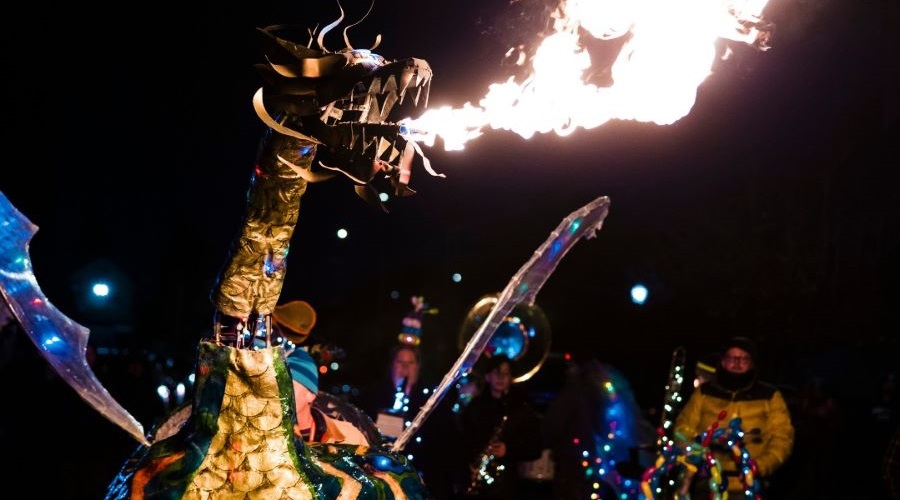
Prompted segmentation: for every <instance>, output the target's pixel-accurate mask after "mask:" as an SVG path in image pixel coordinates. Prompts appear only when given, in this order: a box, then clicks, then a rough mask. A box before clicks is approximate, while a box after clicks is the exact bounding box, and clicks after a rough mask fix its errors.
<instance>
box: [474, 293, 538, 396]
mask: <svg viewBox="0 0 900 500" xmlns="http://www.w3.org/2000/svg"><path fill="white" fill-rule="evenodd" d="M499 296H500V294H499V293H495V294H488V295H485V296H483V297H481V298H480V299H478V301H477V302H475V305H473V306H472V308H471V309H469V312H468V313H467V314H466V317H465V319H464V320H463V323H462V326H461V327H460V329H459V336H458V338H457V343H458V346H459V349H460V351H462V350H464V349H465V347H466V345H467V344H468V343H469V339H471V338H472V335H474V334H475V332H476V331H478V328H479V327H480V326H481V324H482V323H483V322H484V320H485V319H486V318H487V316H488V314H490V312H491V309H493V307H494V306H495V305H496V304H497V300H498V298H499ZM550 337H551V336H550V322H549V321H547V316H546V315H545V314H544V311H543V310H542V309H541V308H540V307H539V306H538V305H537V304H532V305H528V304H519V305H517V306H516V307H514V308H513V309H512V311H510V312H509V314H507V315H506V317H505V318H503V321H501V323H500V325H499V326H498V327H497V330H496V331H495V332H494V334H493V335H492V336H491V339H490V340H489V341H488V343H487V345H486V346H485V348H484V352H483V354H482V355H483V356H484V357H486V358H490V357H492V356H496V355H501V354H502V355H505V356H506V357H508V358H509V359H510V361H511V362H510V368H511V369H512V377H513V383H518V382H524V381H526V380H528V379H529V378H531V377H532V376H533V375H534V374H535V373H537V372H538V370H540V369H541V366H542V365H543V364H544V361H545V360H546V359H547V356H548V355H549V354H550V340H551V338H550Z"/></svg>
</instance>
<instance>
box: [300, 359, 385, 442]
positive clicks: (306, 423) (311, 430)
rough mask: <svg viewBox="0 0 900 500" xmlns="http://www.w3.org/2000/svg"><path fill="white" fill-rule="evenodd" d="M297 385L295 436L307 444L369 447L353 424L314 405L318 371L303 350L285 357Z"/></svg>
mask: <svg viewBox="0 0 900 500" xmlns="http://www.w3.org/2000/svg"><path fill="white" fill-rule="evenodd" d="M285 363H286V364H287V367H288V370H290V372H291V380H292V381H293V384H294V403H295V405H296V413H297V423H296V424H295V425H294V435H295V436H297V437H299V438H301V439H303V441H305V442H307V443H336V444H355V445H361V446H366V447H368V446H370V443H369V441H368V440H367V439H366V437H365V434H363V432H362V431H360V430H359V429H357V428H356V427H355V426H354V425H353V424H351V423H350V422H346V421H344V420H338V419H336V418H332V417H331V416H329V415H327V414H325V413H323V412H322V411H320V410H319V409H318V408H316V407H315V406H314V405H313V403H314V402H315V400H316V398H317V397H318V394H319V370H318V366H317V365H316V362H315V360H314V359H313V357H312V356H310V354H309V352H307V350H306V349H304V348H302V347H298V348H295V349H294V350H293V351H292V352H291V353H290V354H289V355H288V356H287V357H286V358H285Z"/></svg>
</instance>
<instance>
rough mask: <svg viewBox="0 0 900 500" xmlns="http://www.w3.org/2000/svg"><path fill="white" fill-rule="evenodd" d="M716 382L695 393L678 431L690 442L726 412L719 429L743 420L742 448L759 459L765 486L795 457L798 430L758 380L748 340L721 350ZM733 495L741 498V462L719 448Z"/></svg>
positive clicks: (777, 398) (776, 397) (779, 401)
mask: <svg viewBox="0 0 900 500" xmlns="http://www.w3.org/2000/svg"><path fill="white" fill-rule="evenodd" d="M723 347H724V349H723V351H722V356H721V358H720V361H719V366H718V367H717V369H716V375H715V378H714V379H713V380H711V381H709V382H707V383H704V384H702V385H700V386H699V387H698V388H697V389H695V390H694V392H693V394H691V397H690V399H688V402H687V404H685V406H684V408H683V409H682V410H681V412H680V413H679V415H678V418H677V419H676V421H675V429H676V432H677V433H678V434H679V435H681V436H684V438H685V439H687V440H692V439H694V438H695V437H697V436H698V435H700V434H701V433H703V432H704V431H705V430H707V429H708V428H709V426H710V424H712V423H713V422H714V421H716V420H718V419H719V416H720V414H722V412H723V411H724V412H725V413H724V414H725V418H724V419H723V421H722V422H720V426H723V425H727V424H728V422H729V421H731V420H733V419H734V418H738V417H740V419H741V428H742V429H743V431H744V445H745V446H746V449H747V451H748V452H749V454H750V457H751V458H752V459H753V460H755V461H756V466H757V475H758V476H759V478H760V479H762V481H763V484H765V479H766V478H767V477H770V476H771V475H772V474H773V473H774V472H775V471H776V470H778V468H779V467H781V466H782V465H783V464H784V462H785V461H786V460H787V458H788V456H790V454H791V449H792V448H793V446H794V427H793V425H792V424H791V416H790V413H789V411H788V408H787V404H785V401H784V397H783V396H782V395H781V392H780V391H779V390H778V389H776V388H775V386H773V385H770V384H767V383H765V382H761V381H759V380H758V379H757V375H758V374H757V370H756V365H755V360H756V347H755V345H754V343H753V342H752V341H751V340H750V339H747V338H745V337H734V338H731V339H729V340H728V342H727V343H726V344H725V345H724V346H723ZM716 458H717V460H718V461H719V463H720V464H721V465H722V472H723V479H722V480H723V481H724V480H725V479H726V478H727V480H728V493H729V497H732V498H736V496H735V495H737V494H740V495H742V494H743V491H744V485H743V484H742V482H741V478H740V473H739V472H738V469H737V464H736V463H735V459H734V458H733V456H732V454H731V452H730V451H729V450H724V449H723V450H717V451H716Z"/></svg>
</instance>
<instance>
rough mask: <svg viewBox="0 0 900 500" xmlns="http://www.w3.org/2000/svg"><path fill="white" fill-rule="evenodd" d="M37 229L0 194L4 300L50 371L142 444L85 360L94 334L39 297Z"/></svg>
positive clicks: (137, 428) (135, 425) (133, 423)
mask: <svg viewBox="0 0 900 500" xmlns="http://www.w3.org/2000/svg"><path fill="white" fill-rule="evenodd" d="M37 229H38V227H37V226H36V225H34V224H32V223H31V221H29V220H28V219H27V218H26V217H25V216H23V215H22V214H21V213H20V212H19V211H18V210H16V208H15V207H14V206H13V205H12V203H10V201H9V200H8V199H7V198H6V196H5V195H4V194H3V192H0V296H2V297H3V303H2V304H0V305H5V306H6V307H8V308H9V310H10V312H11V313H12V316H14V317H15V318H16V319H17V320H18V321H19V323H20V324H21V325H22V328H23V329H24V330H25V332H26V333H27V334H28V337H29V338H31V341H32V342H34V345H35V346H37V349H38V351H39V352H40V353H41V355H42V356H43V357H44V358H45V359H46V360H47V362H49V363H50V366H52V367H53V369H54V370H56V372H57V373H58V374H59V375H60V376H61V377H62V378H63V380H65V381H66V382H67V383H68V384H69V385H70V386H72V388H73V389H75V391H76V392H77V393H78V395H79V396H81V397H82V398H83V399H84V400H85V401H87V402H88V403H89V404H90V405H91V406H92V407H94V409H95V410H97V411H98V412H100V414H102V415H103V416H104V417H106V418H107V419H109V420H110V421H111V422H112V423H114V424H116V425H118V426H119V427H121V428H122V429H124V430H125V431H126V432H128V433H129V434H130V435H131V436H133V437H134V438H135V439H137V440H138V441H139V442H140V443H142V444H149V442H148V441H147V438H146V437H144V429H143V427H142V426H141V424H140V423H139V422H138V421H137V420H135V418H134V417H133V416H132V415H131V414H130V413H128V412H127V411H126V410H125V409H124V408H122V406H121V405H120V404H119V403H118V402H116V400H115V399H113V397H112V396H111V395H110V394H109V392H108V391H107V390H106V388H105V387H103V384H101V383H100V381H99V380H98V379H97V376H96V375H95V374H94V372H93V370H91V367H90V366H89V365H88V362H87V359H86V358H85V350H86V349H87V341H88V336H89V335H90V330H88V329H87V328H85V327H83V326H81V325H79V324H78V323H76V322H75V321H73V320H72V319H71V318H69V317H67V316H66V315H64V314H63V313H61V312H60V311H59V310H58V309H56V307H54V306H53V304H51V303H50V301H48V300H47V298H46V297H45V296H44V293H43V292H42V291H41V288H40V287H39V286H38V283H37V279H35V277H34V273H33V272H32V269H31V259H30V257H29V255H28V244H29V242H30V241H31V237H32V236H34V234H35V233H36V232H37Z"/></svg>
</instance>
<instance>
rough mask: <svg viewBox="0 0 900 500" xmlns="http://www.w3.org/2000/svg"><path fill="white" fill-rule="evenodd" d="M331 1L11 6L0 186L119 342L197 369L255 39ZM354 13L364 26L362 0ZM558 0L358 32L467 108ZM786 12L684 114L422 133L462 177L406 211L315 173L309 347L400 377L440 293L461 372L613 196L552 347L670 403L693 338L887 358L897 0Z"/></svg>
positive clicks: (449, 12)
mask: <svg viewBox="0 0 900 500" xmlns="http://www.w3.org/2000/svg"><path fill="white" fill-rule="evenodd" d="M310 3H313V2H286V1H274V0H270V1H255V2H253V6H252V7H246V6H241V7H240V8H239V7H236V6H233V5H226V3H223V2H207V3H206V4H205V5H203V6H200V5H194V4H192V3H190V2H162V3H160V2H154V3H143V4H137V5H136V4H113V5H111V6H103V7H101V6H100V5H99V4H96V5H95V4H90V3H88V4H84V3H75V4H65V5H57V6H52V7H50V6H47V5H44V4H38V3H33V4H26V3H15V4H13V5H9V4H7V5H4V7H3V10H4V12H3V15H2V19H3V21H2V23H3V29H2V30H0V31H2V32H3V35H2V36H3V37H4V40H3V46H4V49H3V54H4V60H5V65H6V71H4V73H5V76H4V77H3V79H4V80H5V85H4V86H5V88H6V91H5V92H4V98H3V100H4V105H3V120H2V123H3V134H4V139H5V140H4V141H3V142H4V157H5V161H4V162H3V167H2V172H3V174H2V176H0V190H2V191H3V193H4V194H5V195H6V196H7V197H8V198H9V199H10V200H11V201H12V202H13V204H14V205H15V206H16V207H17V208H18V209H19V210H20V211H21V212H22V213H23V214H24V215H26V216H27V217H28V218H29V219H30V220H31V221H32V222H33V223H35V224H36V225H37V226H39V228H40V229H39V231H38V232H37V234H36V235H35V236H34V237H33V239H32V241H31V245H30V249H31V255H32V261H33V266H34V270H35V274H36V276H37V278H38V281H39V283H40V284H41V287H42V289H43V291H44V292H45V294H46V296H47V297H48V298H49V299H50V300H51V301H52V302H53V303H54V304H55V305H56V306H57V307H58V308H59V309H61V310H62V311H64V312H65V313H67V314H68V315H69V316H70V317H72V318H74V319H76V320H77V321H79V322H80V323H82V324H84V325H87V326H92V327H94V326H96V333H95V335H96V337H94V338H96V339H97V342H103V341H104V340H109V341H110V342H118V343H123V344H128V345H130V346H133V347H139V348H147V349H151V350H156V351H158V352H160V353H162V354H164V355H166V356H172V357H175V358H177V359H179V360H182V361H183V362H184V363H185V364H189V363H190V362H191V361H192V356H193V352H194V351H193V349H194V346H195V344H196V341H197V339H198V338H199V337H200V336H201V335H203V334H204V333H205V332H207V331H208V330H209V328H210V327H211V324H212V315H213V308H212V305H211V302H210V300H209V294H210V290H211V288H212V286H213V284H214V283H215V280H216V278H217V275H218V272H219V270H220V268H221V266H222V265H223V263H224V262H225V259H226V257H227V247H228V244H229V242H230V241H231V239H232V238H233V236H234V235H235V234H236V231H237V229H238V226H239V223H240V218H241V214H242V211H243V208H244V200H245V193H246V191H247V188H248V186H249V179H250V175H251V172H252V168H253V164H254V158H255V155H256V148H257V143H258V140H259V138H260V136H261V134H262V132H263V129H264V126H263V125H262V123H261V122H260V121H259V120H258V119H257V117H256V116H255V114H254V112H253V109H252V107H251V98H252V95H253V93H254V92H255V91H256V89H257V88H258V87H259V85H260V80H259V79H258V77H257V75H256V73H255V71H254V69H253V64H255V63H258V62H261V55H260V53H259V52H258V50H257V47H256V45H255V33H254V30H255V28H257V27H262V26H266V25H269V24H276V23H292V24H301V25H308V26H311V27H312V26H315V25H316V24H319V25H324V24H327V23H329V22H331V21H332V20H334V19H335V18H336V13H337V7H336V5H335V4H333V3H331V2H327V1H324V0H323V1H317V2H315V4H317V5H316V6H315V7H310V6H309V5H308V4H310ZM343 4H344V7H345V8H346V10H347V19H348V20H353V19H358V18H359V17H361V15H362V13H363V12H364V11H365V10H366V8H367V7H368V3H367V2H361V1H349V0H348V1H345V2H343ZM540 4H541V2H538V1H529V2H520V3H519V4H517V5H515V6H514V7H505V6H504V5H505V2H496V1H477V2H475V1H469V2H425V3H423V2H409V1H405V0H404V1H397V0H391V1H389V2H388V1H383V2H378V3H377V4H376V5H375V7H374V11H373V13H372V14H371V15H370V17H369V18H368V19H366V20H365V21H364V22H362V23H361V24H360V25H359V26H358V27H357V28H355V29H354V30H351V32H350V37H351V39H353V40H358V41H356V42H355V44H357V45H358V46H366V45H370V44H371V41H372V40H374V36H375V34H377V33H380V34H381V35H382V36H383V43H382V45H381V46H380V47H378V48H377V49H376V52H378V53H379V54H382V55H384V56H385V57H387V58H399V57H407V56H412V57H420V58H423V59H426V60H427V61H428V62H429V63H430V65H431V66H432V69H433V71H434V80H433V82H432V87H431V98H430V105H431V106H432V107H437V106H441V105H452V106H460V105H462V104H463V103H464V102H467V101H469V102H475V103H477V101H478V99H480V98H481V97H482V96H483V95H484V93H485V91H486V89H487V85H488V84H489V83H491V82H494V81H501V80H505V79H506V76H508V72H509V71H511V69H510V67H509V66H508V65H505V64H503V63H502V61H503V52H504V51H505V50H506V48H507V47H508V43H509V42H510V41H520V40H526V39H527V40H530V39H531V37H530V36H528V35H529V34H530V32H531V31H534V32H535V33H536V32H537V29H538V28H539V26H540V20H541V18H540V16H538V15H537V14H535V13H536V12H538V11H537V10H534V9H536V8H537V7H538V6H539V5H540ZM769 4H770V5H769V8H768V10H767V11H766V18H767V19H768V20H769V21H771V22H773V23H775V25H776V31H775V34H774V36H773V38H772V39H771V40H770V45H771V47H772V48H771V49H770V50H768V51H765V52H759V51H756V50H753V49H751V48H749V47H743V48H741V47H737V50H736V52H735V54H734V57H733V58H732V59H730V60H728V61H720V62H718V63H717V64H716V65H715V66H714V68H713V71H714V73H713V74H712V75H711V76H710V77H709V78H708V79H707V80H706V81H705V82H704V83H703V84H702V85H701V86H700V88H699V89H698V95H697V102H696V104H695V106H694V108H693V109H692V111H691V113H690V114H689V115H688V116H686V117H684V118H683V119H681V120H679V121H678V122H676V123H675V124H673V125H669V126H657V125H653V124H643V123H637V122H619V121H615V122H610V123H607V124H605V125H603V126H601V127H598V128H596V129H593V130H579V131H577V132H576V133H574V134H572V135H571V136H568V137H564V138H561V137H557V136H555V135H552V134H551V135H538V136H535V137H533V138H531V139H528V140H525V139H523V138H521V137H519V136H517V135H515V134H512V133H509V132H488V133H487V134H486V135H485V136H483V137H481V138H479V139H476V140H474V141H471V142H470V143H469V144H468V146H467V148H466V149H465V150H464V151H461V152H444V151H443V150H442V148H441V147H439V146H435V147H434V148H426V149H425V154H426V155H427V156H428V158H429V159H430V160H431V162H432V165H433V166H434V168H435V169H436V170H438V171H439V172H441V173H444V174H446V176H447V177H446V178H436V177H432V176H430V175H429V174H428V173H427V172H426V171H425V170H424V169H423V168H422V166H421V164H420V163H419V162H418V160H417V163H416V164H415V165H414V171H413V177H412V180H411V182H410V186H411V187H412V188H413V189H415V190H416V191H417V194H415V195H414V196H411V197H408V198H403V199H393V200H391V201H390V202H389V203H388V208H389V210H390V213H389V214H385V213H382V212H380V211H379V210H377V209H375V208H373V207H372V206H370V205H367V204H366V203H365V202H363V201H362V200H361V199H359V198H358V197H357V196H356V195H355V193H354V192H353V189H352V184H351V183H350V182H349V181H347V180H345V179H343V178H341V179H334V180H331V181H328V182H324V183H320V184H313V185H310V187H309V189H308V190H307V193H306V194H305V196H304V197H303V199H302V201H301V217H300V222H299V224H298V227H297V230H296V232H295V234H294V239H293V244H292V248H291V253H290V255H289V257H288V272H287V278H286V282H285V285H284V293H283V294H282V301H286V300H291V299H304V300H307V301H309V302H310V303H312V304H313V306H314V307H315V308H316V309H317V311H318V313H319V322H318V325H317V327H316V329H315V335H317V336H318V337H319V338H320V339H322V340H324V341H328V342H331V343H334V344H336V345H339V346H340V347H342V348H344V349H345V350H346V352H347V357H346V360H345V363H346V365H347V367H348V368H347V369H348V372H347V373H349V375H348V376H349V377H351V380H358V377H362V376H365V374H370V373H372V371H373V370H379V369H380V368H381V367H382V366H383V361H384V358H383V357H381V356H380V355H379V353H383V352H385V350H386V349H387V346H388V345H390V344H391V343H392V342H394V341H395V336H396V334H397V333H399V330H400V326H401V325H400V321H401V318H402V317H403V315H404V314H405V313H406V312H407V311H408V310H409V309H410V304H409V297H410V296H412V295H423V296H424V297H425V298H426V300H427V301H428V302H429V303H430V304H431V305H432V306H434V307H437V308H439V309H440V313H439V314H438V315H436V316H428V317H427V318H426V320H425V325H424V334H423V349H424V350H425V352H426V359H427V360H428V363H429V364H428V365H427V366H426V368H427V369H428V370H429V372H430V373H432V374H433V375H434V376H439V375H440V374H442V373H443V370H445V369H446V368H449V367H450V366H451V364H452V361H453V360H454V359H455V357H456V355H457V354H458V352H459V351H458V350H457V338H456V337H457V332H458V330H459V327H460V324H461V322H462V319H463V317H464V316H465V313H466V311H467V310H468V309H469V307H470V306H471V305H472V304H473V303H474V302H475V301H476V300H477V299H478V298H479V297H480V296H482V295H484V294H487V293H493V292H498V291H500V290H501V289H502V288H503V287H504V286H505V285H506V283H507V281H508V280H509V278H510V277H511V276H512V275H513V274H514V273H515V272H516V270H518V269H519V267H520V266H522V264H524V263H525V262H526V261H527V260H528V259H529V258H530V257H531V254H532V252H533V251H534V250H535V249H536V248H537V247H538V246H539V245H540V244H541V243H542V242H543V241H544V240H545V239H546V238H547V236H548V234H549V233H550V231H551V230H552V229H554V228H555V227H556V225H557V224H558V223H559V222H560V221H561V220H562V218H563V217H565V216H566V215H568V214H569V213H570V212H572V211H573V210H575V209H577V208H579V207H581V206H582V205H584V204H585V203H587V202H589V201H591V200H593V199H594V198H596V197H598V196H602V195H606V196H609V198H610V200H611V207H610V213H609V216H608V217H607V219H606V222H605V224H604V227H603V228H602V230H601V231H599V232H598V233H597V237H596V238H594V239H591V240H584V241H581V242H579V243H578V244H577V245H576V246H575V247H574V248H573V249H572V251H571V252H570V253H569V255H568V256H566V257H565V259H564V260H563V261H562V262H561V263H560V264H559V266H558V268H557V271H556V273H555V274H554V275H552V276H551V277H550V279H549V280H548V282H547V283H546V285H545V286H544V288H543V290H542V291H541V293H540V294H539V295H538V298H537V303H538V305H539V306H540V307H541V308H542V309H543V310H544V312H545V313H546V314H547V316H548V318H549V321H550V323H551V325H552V333H551V335H552V339H553V344H552V349H553V350H554V351H555V352H565V351H572V352H577V353H578V354H579V355H582V356H585V357H597V358H598V359H600V360H602V361H605V362H608V363H611V364H613V365H615V366H618V367H620V368H621V369H622V370H623V371H624V372H625V373H626V375H627V376H628V377H629V378H631V379H632V380H633V382H634V385H635V387H636V388H637V390H638V391H639V392H640V393H639V400H642V401H644V402H646V404H648V405H651V404H654V403H653V402H654V401H656V400H657V399H658V397H659V396H660V395H661V393H662V390H663V388H662V386H663V384H664V383H665V377H666V374H667V372H668V367H669V359H670V356H671V353H672V350H673V349H674V348H675V347H677V346H679V345H683V346H687V347H688V349H689V352H690V353H691V355H699V354H701V353H704V352H708V351H711V350H714V348H715V341H716V340H717V339H720V338H722V337H724V336H727V335H731V334H738V333H740V334H747V335H750V336H752V337H754V338H755V339H757V340H758V341H760V343H761V344H762V347H763V352H765V353H766V354H767V355H769V356H770V357H769V359H768V360H767V361H766V366H765V367H764V368H765V370H766V371H765V373H766V375H767V376H768V377H769V378H771V379H774V380H776V381H783V382H785V383H789V382H794V381H797V380H800V379H801V378H802V377H804V376H808V375H809V374H811V373H818V374H820V375H823V376H826V377H830V378H832V379H834V380H838V379H840V378H841V374H842V373H844V372H845V370H850V369H855V368H857V367H859V366H863V364H869V363H872V364H874V365H875V366H879V367H884V366H890V363H891V362H890V361H889V359H890V358H889V356H891V355H892V354H891V353H893V355H895V354H896V353H897V352H898V343H897V337H898V335H897V332H898V331H900V323H898V320H897V315H896V312H895V311H896V308H897V304H898V294H897V287H896V285H897V283H898V278H900V276H898V265H897V255H898V236H897V234H898V232H897V229H898V227H897V226H898V224H897V222H898V196H897V195H896V192H895V191H896V184H895V180H896V179H897V176H896V173H895V170H896V168H897V165H900V156H898V146H897V144H898V142H897V139H898V128H897V118H898V88H900V85H898V83H897V82H898V76H900V72H898V61H900V57H898V56H900V54H898V50H897V49H898V39H897V38H898V33H900V31H898V29H897V6H896V3H891V2H876V1H874V0H873V1H864V2H859V1H851V0H828V1H818V2H804V1H801V0H770V2H769ZM525 6H530V7H529V8H526V7H525ZM76 19H78V20H77V21H76ZM336 33H337V31H336ZM331 40H332V41H331V42H330V45H331V48H337V47H339V46H340V45H341V44H342V42H341V41H340V39H339V38H338V37H337V36H336V37H335V38H332V39H331ZM339 228H346V229H348V230H349V234H350V236H349V238H348V239H346V240H339V239H338V238H336V236H335V233H336V231H337V229H339ZM98 272H105V273H112V274H107V275H108V276H116V277H117V278H116V279H118V281H116V283H117V284H118V285H119V286H120V287H122V288H121V289H122V290H125V291H126V292H128V294H129V295H130V298H129V299H127V300H126V299H120V300H123V302H122V303H121V306H120V307H117V308H116V311H115V313H101V312H98V311H92V310H90V308H89V307H86V306H85V305H84V304H83V303H82V300H81V299H80V298H79V297H82V296H83V295H82V294H84V293H85V290H84V288H83V285H84V284H85V283H86V282H87V281H88V280H89V279H90V277H92V276H94V275H95V273H98ZM454 272H459V273H461V274H462V276H463V279H462V281H461V282H460V283H454V282H452V281H451V279H450V276H451V274H452V273H454ZM636 282H642V283H644V284H646V285H647V286H648V287H649V289H650V296H649V300H648V302H647V303H646V304H645V305H644V306H642V307H639V306H636V305H634V304H632V303H631V302H630V298H629V295H628V291H629V287H630V286H631V285H632V284H634V283H636ZM392 292H396V294H395V296H392ZM395 297H396V298H395ZM117 325H118V326H117ZM123 325H124V326H123ZM92 329H93V328H92ZM110 331H120V332H122V333H119V334H117V335H112V334H109V333H108V332H110ZM128 331H130V333H128ZM123 339H125V340H123ZM21 347H22V348H28V346H27V345H23V346H21ZM837 353H841V354H840V355H838V354H837ZM873 355H874V356H883V357H882V358H876V359H874V360H873V358H872V357H871V356H873ZM835 359H837V362H838V364H839V365H841V364H842V366H838V367H833V366H831V365H830V364H828V363H829V362H831V361H834V360H835ZM182 361H179V362H182ZM873 361H874V363H873ZM878 361H880V362H881V363H880V364H879V363H878ZM879 370H881V371H883V369H881V368H878V369H873V370H871V371H870V372H869V373H868V376H867V378H865V379H864V380H863V381H862V382H860V383H869V381H872V383H874V379H875V377H876V376H877V375H878V373H879ZM841 383H843V384H845V386H849V385H852V384H855V383H856V382H853V381H849V382H848V381H846V380H844V381H843V382H841ZM123 458H124V457H123Z"/></svg>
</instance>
